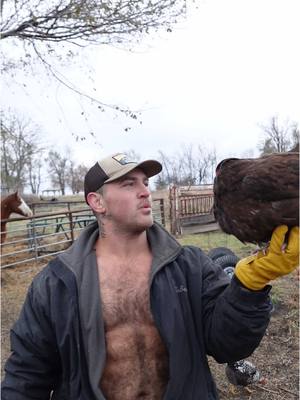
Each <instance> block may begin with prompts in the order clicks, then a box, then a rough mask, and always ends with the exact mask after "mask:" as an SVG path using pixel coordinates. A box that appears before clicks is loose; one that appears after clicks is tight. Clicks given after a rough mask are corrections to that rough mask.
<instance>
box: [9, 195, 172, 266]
mask: <svg viewBox="0 0 300 400" xmlns="http://www.w3.org/2000/svg"><path fill="white" fill-rule="evenodd" d="M30 207H31V209H32V210H33V211H34V216H33V217H29V218H24V217H22V218H10V219H8V220H2V221H6V222H7V225H6V226H7V238H6V241H5V242H4V243H3V244H1V268H9V267H15V266H17V265H22V264H24V263H32V262H37V261H42V260H44V261H45V262H47V261H48V260H49V259H50V258H51V256H54V255H56V254H59V253H61V252H62V251H64V250H65V249H67V248H68V247H69V246H70V245H71V244H72V243H73V242H74V240H75V239H76V238H77V237H78V235H79V233H80V231H81V230H82V229H84V228H85V227H86V226H87V225H89V224H90V223H91V222H93V221H95V217H94V215H93V213H92V211H91V210H90V208H89V207H87V205H86V204H85V203H84V202H55V203H52V202H50V203H45V202H39V203H32V204H30ZM47 209H48V210H49V209H51V212H45V211H46V210H47ZM56 210H57V211H56ZM153 216H154V219H155V220H156V221H158V222H159V223H161V224H162V225H165V223H166V218H165V212H164V201H163V199H157V200H154V201H153Z"/></svg>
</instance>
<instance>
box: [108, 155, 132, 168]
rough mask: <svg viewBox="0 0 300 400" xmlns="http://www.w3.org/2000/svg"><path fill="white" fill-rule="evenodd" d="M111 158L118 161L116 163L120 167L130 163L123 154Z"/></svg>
mask: <svg viewBox="0 0 300 400" xmlns="http://www.w3.org/2000/svg"><path fill="white" fill-rule="evenodd" d="M112 158H113V159H114V160H116V161H118V163H120V164H122V165H126V164H128V163H130V161H129V160H128V158H127V156H126V155H125V154H116V155H115V156H113V157H112Z"/></svg>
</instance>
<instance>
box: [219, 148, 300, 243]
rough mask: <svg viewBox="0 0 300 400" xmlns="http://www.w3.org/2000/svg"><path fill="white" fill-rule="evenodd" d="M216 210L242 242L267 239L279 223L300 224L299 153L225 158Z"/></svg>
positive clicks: (228, 230)
mask: <svg viewBox="0 0 300 400" xmlns="http://www.w3.org/2000/svg"><path fill="white" fill-rule="evenodd" d="M213 212H214V215H215V218H216V220H217V222H218V223H219V225H220V228H221V229H222V230H223V231H224V232H226V233H229V234H232V235H234V236H236V237H237V238H238V239H239V240H240V241H242V242H251V243H256V244H263V243H267V242H268V241H269V240H270V239H271V235H272V231H273V230H274V229H275V227H276V226H279V225H282V224H285V225H288V226H289V227H292V226H295V225H299V153H297V152H287V153H274V154H270V155H267V156H264V157H260V158H246V159H238V158H228V159H225V160H223V161H221V162H220V163H219V165H218V166H217V168H216V177H215V180H214V206H213Z"/></svg>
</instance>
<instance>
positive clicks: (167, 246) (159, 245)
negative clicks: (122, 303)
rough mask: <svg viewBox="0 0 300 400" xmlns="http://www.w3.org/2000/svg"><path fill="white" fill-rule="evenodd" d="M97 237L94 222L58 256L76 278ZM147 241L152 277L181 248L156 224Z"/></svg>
mask: <svg viewBox="0 0 300 400" xmlns="http://www.w3.org/2000/svg"><path fill="white" fill-rule="evenodd" d="M98 236H99V227H98V223H97V221H96V222H93V223H92V224H90V225H89V226H88V227H87V228H85V229H84V230H83V232H82V233H81V234H80V236H79V237H78V239H77V240H76V241H75V243H74V244H73V245H72V246H71V247H70V248H69V249H68V250H66V251H65V252H64V253H62V254H60V255H59V256H58V257H59V258H60V259H61V260H62V261H63V263H64V264H66V265H67V266H68V267H69V269H71V270H72V271H73V272H74V273H75V275H76V276H78V275H81V271H80V270H81V269H82V268H83V266H84V265H85V261H86V259H88V258H90V257H89V256H90V255H91V253H94V245H95V242H96V240H97V238H98ZM147 239H148V242H149V244H150V248H151V251H152V255H153V262H152V274H151V275H154V274H155V273H156V272H157V271H158V270H159V269H160V268H161V267H162V266H164V265H165V264H167V263H169V262H171V261H172V260H173V259H174V258H176V256H177V255H178V253H179V252H180V251H181V248H182V246H181V245H180V244H179V243H178V242H177V240H176V239H174V238H173V236H171V235H170V234H169V232H167V231H166V230H165V229H164V228H163V227H162V226H160V225H159V224H157V223H156V222H154V224H153V225H152V226H151V227H150V228H149V229H147Z"/></svg>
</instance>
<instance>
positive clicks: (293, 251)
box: [235, 225, 299, 290]
mask: <svg viewBox="0 0 300 400" xmlns="http://www.w3.org/2000/svg"><path fill="white" fill-rule="evenodd" d="M287 231H288V227H287V226H286V225H281V226H278V227H277V228H276V229H275V230H274V232H273V234H272V239H271V242H270V245H269V247H268V249H267V252H266V254H264V253H263V252H262V251H260V252H259V253H258V254H256V255H253V256H249V257H246V258H243V259H242V260H240V261H239V262H238V263H237V265H236V267H235V275H236V277H237V278H238V280H239V281H240V282H241V283H242V284H243V285H244V286H246V287H247V288H248V289H251V290H260V289H263V288H264V287H265V285H266V284H267V283H268V282H269V281H271V280H273V279H276V278H278V277H279V276H283V275H287V274H289V273H290V272H292V271H293V270H294V269H296V268H297V267H298V266H299V227H298V226H294V227H293V228H292V229H291V230H290V231H289V235H288V242H287V245H286V246H285V234H286V233H287Z"/></svg>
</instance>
